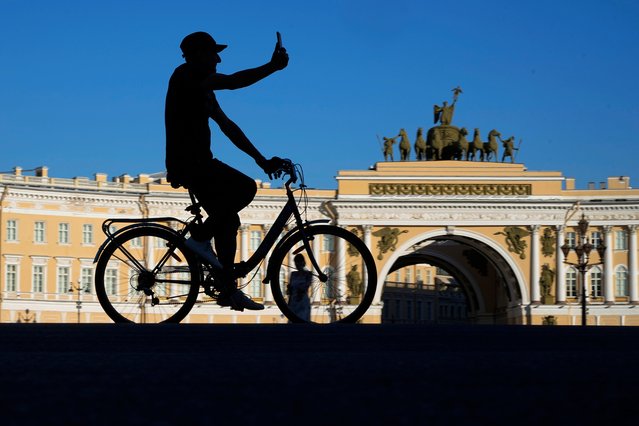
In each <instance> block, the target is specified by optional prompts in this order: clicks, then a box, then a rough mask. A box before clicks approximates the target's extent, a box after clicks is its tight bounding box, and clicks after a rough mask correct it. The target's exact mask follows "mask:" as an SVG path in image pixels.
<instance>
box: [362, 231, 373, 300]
mask: <svg viewBox="0 0 639 426" xmlns="http://www.w3.org/2000/svg"><path fill="white" fill-rule="evenodd" d="M362 228H363V229H364V244H365V245H366V247H368V249H369V250H370V252H371V253H372V252H373V250H372V249H371V243H372V236H371V234H372V231H373V226H372V225H364V226H362ZM362 269H363V274H362V279H363V280H364V292H366V288H367V286H368V270H367V269H366V268H364V266H363V265H362Z"/></svg>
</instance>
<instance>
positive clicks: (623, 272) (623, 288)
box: [615, 265, 629, 297]
mask: <svg viewBox="0 0 639 426" xmlns="http://www.w3.org/2000/svg"><path fill="white" fill-rule="evenodd" d="M628 290H629V289H628V269H626V267H625V266H623V265H619V266H617V268H616V269H615V291H616V292H615V295H616V296H619V297H624V296H628Z"/></svg>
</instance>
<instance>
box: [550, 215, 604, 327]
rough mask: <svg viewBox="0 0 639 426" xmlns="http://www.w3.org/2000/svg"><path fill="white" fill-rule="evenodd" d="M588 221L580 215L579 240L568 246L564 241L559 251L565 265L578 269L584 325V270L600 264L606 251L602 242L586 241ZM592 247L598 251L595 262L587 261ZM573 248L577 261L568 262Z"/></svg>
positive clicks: (582, 321)
mask: <svg viewBox="0 0 639 426" xmlns="http://www.w3.org/2000/svg"><path fill="white" fill-rule="evenodd" d="M589 225H590V223H589V222H588V221H587V220H586V216H585V215H584V214H582V215H581V219H580V220H579V222H578V223H577V229H578V231H579V240H578V243H577V244H575V246H574V247H572V246H570V245H569V244H568V243H564V244H563V245H562V246H561V251H562V253H563V254H564V263H565V264H567V265H572V266H575V267H576V268H577V270H578V271H579V277H580V279H581V286H580V289H581V325H582V326H585V325H586V272H588V270H589V269H590V268H591V267H593V266H595V265H601V264H602V263H603V258H604V253H605V252H606V246H605V245H604V244H603V242H601V241H599V243H598V244H597V247H596V248H595V247H594V246H593V245H592V244H591V243H590V242H589V241H588V227H589ZM593 248H595V249H596V250H597V253H599V262H597V263H589V261H590V253H591V252H592V250H593ZM571 250H574V252H575V254H576V255H577V262H569V261H568V255H569V254H570V251H571Z"/></svg>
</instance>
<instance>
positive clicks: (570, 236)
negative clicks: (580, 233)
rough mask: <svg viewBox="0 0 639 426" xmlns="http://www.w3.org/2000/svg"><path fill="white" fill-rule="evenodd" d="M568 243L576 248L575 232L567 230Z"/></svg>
mask: <svg viewBox="0 0 639 426" xmlns="http://www.w3.org/2000/svg"><path fill="white" fill-rule="evenodd" d="M565 243H566V244H568V247H570V248H575V247H576V246H577V236H576V234H575V233H574V232H566V241H565Z"/></svg>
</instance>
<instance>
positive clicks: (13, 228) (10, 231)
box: [7, 219, 18, 241]
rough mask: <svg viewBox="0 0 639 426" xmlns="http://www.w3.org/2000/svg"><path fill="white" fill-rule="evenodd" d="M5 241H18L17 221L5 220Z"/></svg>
mask: <svg viewBox="0 0 639 426" xmlns="http://www.w3.org/2000/svg"><path fill="white" fill-rule="evenodd" d="M7 241H18V221H17V220H14V219H10V220H7Z"/></svg>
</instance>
